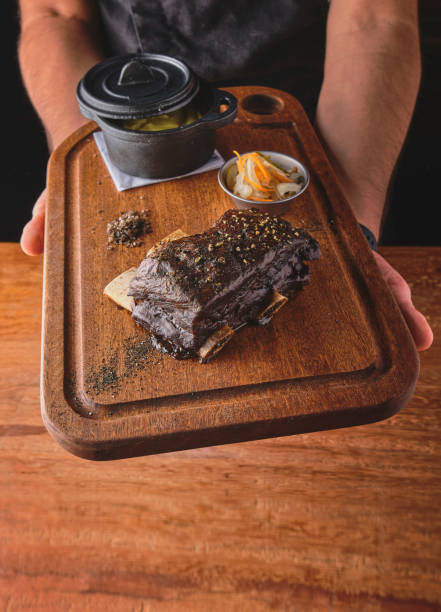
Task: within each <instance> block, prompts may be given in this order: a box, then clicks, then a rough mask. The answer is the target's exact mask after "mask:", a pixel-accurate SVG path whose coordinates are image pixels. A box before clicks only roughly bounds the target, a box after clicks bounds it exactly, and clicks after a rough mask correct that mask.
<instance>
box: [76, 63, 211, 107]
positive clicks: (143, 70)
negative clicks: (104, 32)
mask: <svg viewBox="0 0 441 612" xmlns="http://www.w3.org/2000/svg"><path fill="white" fill-rule="evenodd" d="M198 91H199V80H198V78H197V76H196V75H195V74H194V73H193V72H192V71H191V70H190V68H189V67H188V66H187V65H186V64H184V63H183V62H181V61H180V60H177V59H175V58H173V57H168V56H166V55H157V54H152V53H141V54H131V55H123V56H115V57H110V58H108V59H106V60H104V61H103V62H100V63H99V64H96V66H93V68H91V69H90V70H89V71H88V72H87V73H86V74H85V75H84V77H83V78H82V79H81V81H80V82H79V84H78V88H77V98H78V102H79V105H80V110H81V112H82V113H83V115H85V116H86V117H88V118H90V119H94V118H95V117H96V116H97V115H98V116H102V117H108V118H112V119H135V118H138V117H151V116H155V115H161V114H163V113H167V112H171V111H173V110H176V109H178V108H181V107H182V106H185V105H186V104H188V103H189V102H190V101H191V100H192V99H193V98H194V97H195V95H196V94H197V93H198Z"/></svg>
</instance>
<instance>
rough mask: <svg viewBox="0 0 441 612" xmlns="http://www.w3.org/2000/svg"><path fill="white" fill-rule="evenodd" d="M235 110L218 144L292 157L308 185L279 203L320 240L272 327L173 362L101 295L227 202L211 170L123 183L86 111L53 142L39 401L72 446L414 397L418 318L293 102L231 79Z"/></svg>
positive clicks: (368, 410) (286, 420)
mask: <svg viewBox="0 0 441 612" xmlns="http://www.w3.org/2000/svg"><path fill="white" fill-rule="evenodd" d="M231 91H232V92H233V93H234V94H235V95H236V97H237V98H238V101H239V112H238V117H237V119H236V120H235V122H234V123H233V124H231V125H229V126H227V127H224V128H222V129H220V130H218V132H217V149H218V150H219V152H220V153H221V155H222V156H223V157H224V158H225V159H228V158H229V157H231V156H232V155H233V149H236V150H238V151H239V152H245V151H250V150H254V149H261V150H274V151H280V152H283V153H287V154H290V155H292V156H294V157H296V158H297V159H299V160H300V161H301V162H303V163H304V164H305V166H306V167H307V168H309V170H310V173H311V182H310V185H309V187H308V189H307V190H306V192H305V193H304V194H303V195H302V196H301V197H299V198H298V199H296V200H295V201H294V204H293V206H292V208H291V209H290V211H289V212H288V213H286V214H284V215H283V216H284V217H285V218H287V219H288V220H289V221H290V222H291V223H292V224H293V225H294V226H297V227H304V228H305V229H307V230H308V231H309V232H310V233H311V234H312V235H313V236H314V237H315V238H316V239H317V240H318V242H319V243H320V245H321V251H322V254H321V258H320V260H319V261H317V262H313V263H311V281H310V284H309V285H308V286H307V287H305V288H304V289H303V290H302V291H301V292H300V293H299V294H298V295H297V296H296V297H295V298H294V299H293V300H290V301H289V302H288V304H287V305H286V306H284V308H282V309H281V310H280V312H278V313H277V314H276V315H275V316H274V318H273V320H272V322H271V323H270V324H269V325H267V326H264V327H255V326H249V327H245V328H242V329H241V330H239V331H238V332H237V333H236V335H235V337H234V338H233V339H232V340H231V341H230V342H229V344H228V345H227V346H226V347H225V348H224V349H223V350H222V351H221V352H220V353H219V354H218V355H217V356H216V357H215V358H214V359H213V360H212V361H211V362H210V363H208V364H200V363H199V362H198V361H197V360H186V361H176V360H174V359H173V358H171V357H169V356H167V355H164V354H162V353H159V352H158V351H156V350H154V349H152V348H151V345H150V342H149V336H148V333H147V332H146V331H145V330H143V329H142V328H140V327H139V326H137V325H136V324H135V323H134V322H133V320H132V318H131V316H130V314H129V313H128V312H127V311H125V310H123V309H121V308H118V307H116V305H115V304H114V303H113V302H112V301H110V300H109V299H108V298H107V297H105V296H104V295H103V289H104V287H105V286H106V284H107V283H108V282H109V281H110V280H112V279H113V278H114V277H115V276H117V275H118V274H119V273H121V272H122V271H123V270H126V269H127V268H130V267H131V266H137V265H138V264H139V263H140V262H141V260H142V258H143V256H144V254H145V252H146V251H147V250H148V248H150V246H152V245H153V244H154V243H156V242H157V241H158V240H160V239H161V238H163V237H164V236H166V235H167V234H169V233H171V232H172V231H173V230H176V229H177V228H181V229H182V230H184V231H185V232H186V233H188V234H191V233H196V232H200V231H203V230H204V229H206V228H207V227H208V226H210V225H211V224H212V223H213V222H214V221H215V220H216V219H217V218H218V217H219V216H220V215H221V214H222V213H223V212H224V211H225V210H227V209H228V208H231V207H232V206H233V204H232V202H231V200H230V199H229V198H228V196H227V195H226V194H224V193H223V191H222V190H221V189H220V187H219V186H218V182H217V171H210V172H207V173H204V174H198V175H194V176H191V177H186V178H181V179H178V180H171V181H166V182H161V183H157V184H154V185H150V186H144V187H139V188H136V189H131V190H127V191H123V192H118V191H117V190H116V188H115V186H114V184H113V181H112V179H111V178H110V175H109V173H108V171H107V168H106V166H105V164H104V162H103V160H102V158H101V155H100V154H99V152H98V149H97V147H96V144H95V141H94V138H93V131H94V130H95V129H97V126H96V124H94V123H92V122H91V123H89V124H87V125H86V126H85V127H84V128H82V129H80V130H79V131H77V132H75V133H74V134H73V135H72V136H71V137H69V138H68V139H67V140H66V141H65V142H64V143H63V144H62V145H61V146H60V147H59V148H58V149H57V150H56V151H55V152H54V153H53V155H52V157H51V160H50V164H49V171H48V210H47V218H46V244H45V276H44V317H43V363H42V414H43V419H44V422H45V424H46V427H47V428H48V430H49V432H50V433H51V434H52V435H53V436H54V437H55V439H56V440H57V441H58V442H59V443H60V444H62V445H63V446H64V447H65V448H66V449H67V450H69V451H70V452H72V453H74V454H76V455H79V456H81V457H85V458H88V459H115V458H122V457H130V456H136V455H144V454H151V453H158V452H167V451H176V450H181V449H186V448H194V447H201V446H208V445H213V444H223V443H228V442H239V441H246V440H252V439H258V438H264V437H270V436H282V435H291V434H296V433H304V432H309V431H314V430H320V429H327V428H335V427H343V426H351V425H359V424H363V423H367V422H371V421H375V420H379V419H382V418H385V417H388V416H390V415H392V414H393V413H395V412H396V411H397V410H399V409H400V408H401V407H402V406H403V405H404V404H405V403H406V402H407V400H408V399H409V397H410V395H411V393H412V391H413V388H414V385H415V382H416V379H417V376H418V367H419V362H418V356H417V353H416V350H415V348H414V345H413V342H412V339H411V336H410V334H409V331H408V329H407V327H406V325H405V323H404V320H403V318H402V316H401V314H400V312H399V309H398V308H397V306H396V303H395V301H394V299H393V297H392V295H391V294H390V292H389V290H388V289H387V286H386V284H385V283H384V281H383V279H382V278H381V276H380V274H379V271H378V269H377V267H376V264H375V260H374V258H373V256H372V253H371V252H370V249H369V247H368V245H367V243H366V241H365V238H364V236H363V235H362V233H361V231H360V229H359V227H358V224H357V222H356V220H355V219H354V217H353V215H352V212H351V210H350V208H349V206H348V204H347V202H346V201H345V200H344V198H343V196H342V193H341V191H340V189H339V187H338V184H337V182H336V180H335V177H334V174H333V171H332V169H331V167H330V165H329V162H328V161H327V158H326V157H325V155H324V152H323V150H322V148H321V146H320V143H319V141H318V139H317V137H316V135H315V133H314V131H313V129H312V127H311V125H310V123H309V121H308V119H307V117H306V115H305V113H304V111H303V109H302V108H301V106H300V105H299V103H298V102H297V101H296V100H295V99H294V98H292V97H291V96H289V95H288V94H285V93H283V92H281V91H278V90H273V89H268V88H262V87H238V88H231ZM145 208H147V209H149V210H150V214H151V223H152V230H153V231H152V233H150V234H149V235H147V236H146V237H145V239H144V244H143V246H141V247H136V248H127V247H124V246H117V247H116V248H114V249H113V250H108V249H107V224H108V223H109V222H110V221H112V220H113V219H115V218H117V217H118V216H119V215H120V214H121V212H123V211H128V210H141V209H145Z"/></svg>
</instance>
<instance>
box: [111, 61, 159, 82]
mask: <svg viewBox="0 0 441 612" xmlns="http://www.w3.org/2000/svg"><path fill="white" fill-rule="evenodd" d="M154 80H155V77H154V75H153V72H152V71H151V69H150V68H149V66H148V65H147V64H146V63H145V62H143V61H141V60H139V59H134V60H131V61H130V62H127V64H125V65H124V66H123V67H122V68H121V72H120V73H119V79H118V85H143V84H145V83H149V82H151V81H154Z"/></svg>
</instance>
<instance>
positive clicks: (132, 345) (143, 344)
mask: <svg viewBox="0 0 441 612" xmlns="http://www.w3.org/2000/svg"><path fill="white" fill-rule="evenodd" d="M123 346H124V353H123V355H122V357H123V364H122V368H121V370H122V371H119V370H120V368H119V363H118V362H119V359H118V357H117V353H116V352H115V353H113V354H112V355H111V356H110V358H109V359H108V360H107V361H106V360H105V359H103V362H102V365H101V366H100V367H99V368H97V369H96V370H94V371H92V372H90V374H89V376H88V377H87V379H86V390H87V392H89V393H93V394H94V395H99V394H100V393H104V392H106V391H109V390H110V391H112V392H113V393H112V395H113V397H114V396H115V393H116V392H117V391H118V390H119V389H120V388H121V383H122V382H123V381H124V380H127V379H128V378H132V377H135V376H137V375H138V373H140V372H142V371H143V370H144V369H145V368H147V367H148V366H154V365H158V364H159V363H160V362H161V361H162V355H159V354H158V351H156V350H155V349H154V347H153V346H152V343H151V339H150V336H146V337H145V338H141V339H140V338H139V336H133V337H129V338H126V339H125V340H124V342H123Z"/></svg>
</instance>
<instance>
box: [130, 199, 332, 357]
mask: <svg viewBox="0 0 441 612" xmlns="http://www.w3.org/2000/svg"><path fill="white" fill-rule="evenodd" d="M319 256H320V247H319V245H318V243H317V242H316V241H315V240H314V239H313V238H312V237H311V236H310V235H309V234H308V233H307V232H306V231H305V230H303V229H295V228H293V227H292V226H291V225H290V223H289V222H288V221H286V220H285V219H282V218H280V217H273V216H271V215H269V214H268V213H262V212H260V211H258V210H257V209H249V210H243V211H239V210H237V209H231V210H228V211H227V212H225V213H224V214H223V215H222V216H221V217H220V218H219V219H218V220H217V221H216V222H215V223H214V224H213V225H212V226H211V227H210V228H209V229H207V230H206V231H205V232H203V233H201V234H194V235H192V236H185V237H183V238H179V239H177V240H174V241H172V242H168V243H165V244H164V245H163V246H161V247H160V248H157V249H154V250H153V252H152V254H150V255H147V257H146V258H145V259H144V260H143V261H142V262H141V265H140V266H139V268H138V270H137V273H136V276H135V278H134V279H133V280H132V282H131V283H130V287H129V291H128V294H129V295H131V296H133V298H134V300H135V307H134V309H133V313H132V316H133V318H134V319H135V321H136V322H137V323H139V324H140V325H142V326H143V327H146V328H147V329H149V330H150V331H151V332H152V334H153V336H154V338H155V339H156V344H157V346H158V348H162V349H163V350H165V351H166V352H168V353H170V354H172V355H173V356H174V357H176V358H178V359H183V358H186V357H192V356H195V355H196V354H197V351H198V349H199V348H200V347H201V346H202V345H203V344H204V342H205V341H206V340H207V338H209V337H210V336H211V335H212V334H213V333H214V332H216V331H217V330H219V329H220V328H222V327H223V326H225V325H227V326H229V327H230V328H232V329H233V330H235V329H237V328H239V327H241V326H242V325H244V324H246V323H250V322H256V321H259V318H260V317H259V314H260V313H261V312H262V311H263V310H264V309H265V307H266V306H267V305H268V304H269V303H270V302H271V299H272V297H273V295H274V291H278V292H279V293H280V294H283V295H286V296H289V295H292V294H293V293H295V292H296V291H298V290H299V289H300V288H301V287H302V286H303V285H304V284H305V283H307V282H308V280H309V268H308V265H307V264H306V263H305V261H304V260H315V259H318V257H319ZM270 318H271V317H268V318H267V320H260V323H267V322H268V320H269V319H270Z"/></svg>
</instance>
